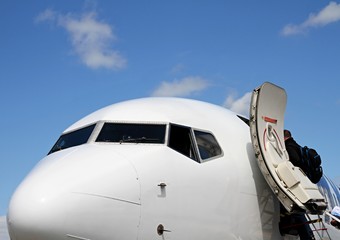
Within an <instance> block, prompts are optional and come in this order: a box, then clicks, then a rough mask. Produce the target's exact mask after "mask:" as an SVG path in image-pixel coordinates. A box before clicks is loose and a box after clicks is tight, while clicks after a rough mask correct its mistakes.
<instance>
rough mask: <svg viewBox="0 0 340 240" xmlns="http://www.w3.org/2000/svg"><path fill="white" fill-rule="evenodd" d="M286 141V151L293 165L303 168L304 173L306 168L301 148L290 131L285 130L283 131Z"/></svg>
mask: <svg viewBox="0 0 340 240" xmlns="http://www.w3.org/2000/svg"><path fill="white" fill-rule="evenodd" d="M283 136H284V141H285V146H286V150H287V152H288V155H289V160H290V161H291V163H292V164H293V165H294V166H296V167H299V168H301V169H302V170H303V171H305V169H304V166H303V165H302V161H301V159H302V156H301V150H300V149H301V146H300V145H299V144H298V143H297V142H296V141H295V139H294V138H293V137H292V134H291V132H290V131H289V130H287V129H285V130H284V131H283Z"/></svg>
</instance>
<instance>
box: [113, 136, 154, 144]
mask: <svg viewBox="0 0 340 240" xmlns="http://www.w3.org/2000/svg"><path fill="white" fill-rule="evenodd" d="M126 142H127V143H129V142H132V143H157V142H159V139H158V138H147V137H139V138H130V137H129V138H123V139H121V140H120V141H119V143H126Z"/></svg>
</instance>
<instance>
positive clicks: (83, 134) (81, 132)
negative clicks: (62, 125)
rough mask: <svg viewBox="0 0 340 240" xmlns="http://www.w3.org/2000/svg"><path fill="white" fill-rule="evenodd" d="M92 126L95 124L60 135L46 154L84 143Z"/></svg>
mask: <svg viewBox="0 0 340 240" xmlns="http://www.w3.org/2000/svg"><path fill="white" fill-rule="evenodd" d="M94 127H95V124H93V125H90V126H88V127H84V128H81V129H78V130H76V131H73V132H70V133H66V134H63V135H61V136H60V138H59V139H58V141H57V142H56V143H55V144H54V146H53V147H52V149H51V151H50V152H49V153H48V154H51V153H54V152H57V151H59V150H62V149H66V148H70V147H74V146H78V145H81V144H84V143H86V142H87V140H88V139H89V137H90V135H91V133H92V131H93V129H94Z"/></svg>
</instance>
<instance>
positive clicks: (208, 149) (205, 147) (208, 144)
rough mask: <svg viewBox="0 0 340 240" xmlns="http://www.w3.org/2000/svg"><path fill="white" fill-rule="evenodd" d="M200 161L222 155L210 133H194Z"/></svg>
mask: <svg viewBox="0 0 340 240" xmlns="http://www.w3.org/2000/svg"><path fill="white" fill-rule="evenodd" d="M194 134H195V138H196V142H197V146H198V151H199V153H200V156H201V159H202V160H206V159H208V158H212V157H215V156H218V155H221V154H222V150H221V148H220V146H219V145H218V143H217V141H216V139H215V137H214V136H213V135H212V134H211V133H207V132H202V131H196V130H195V131H194Z"/></svg>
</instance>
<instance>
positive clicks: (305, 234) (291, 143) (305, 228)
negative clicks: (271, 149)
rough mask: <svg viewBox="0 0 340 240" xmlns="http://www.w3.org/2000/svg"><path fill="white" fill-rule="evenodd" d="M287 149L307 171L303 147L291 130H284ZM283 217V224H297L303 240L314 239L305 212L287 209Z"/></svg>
mask: <svg viewBox="0 0 340 240" xmlns="http://www.w3.org/2000/svg"><path fill="white" fill-rule="evenodd" d="M283 135H284V140H285V145H286V150H287V152H288V155H289V160H290V161H291V162H292V164H293V165H294V166H296V167H299V168H301V169H302V170H303V171H305V169H304V167H303V166H302V160H301V159H302V156H301V150H300V149H301V148H300V145H299V144H298V143H297V142H296V141H295V140H294V138H293V137H292V134H291V133H290V131H289V130H284V132H283ZM281 215H283V217H282V218H281V221H282V224H284V225H285V224H287V223H288V224H289V225H293V226H295V228H296V230H297V231H298V234H299V236H300V239H301V240H314V239H315V237H314V234H313V231H312V230H311V228H310V226H309V224H308V223H307V219H306V216H305V214H304V213H291V214H289V213H287V211H281Z"/></svg>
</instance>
